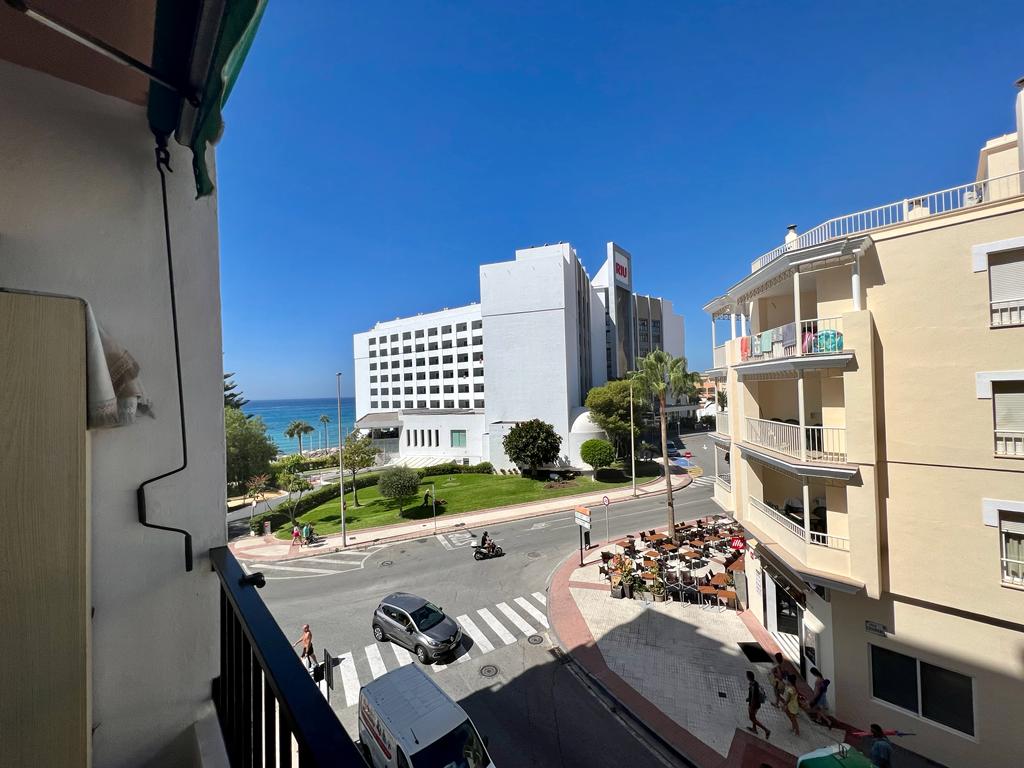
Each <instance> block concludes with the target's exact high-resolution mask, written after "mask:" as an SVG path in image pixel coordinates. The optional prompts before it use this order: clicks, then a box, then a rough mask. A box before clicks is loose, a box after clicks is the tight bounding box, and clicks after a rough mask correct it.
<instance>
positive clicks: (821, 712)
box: [807, 667, 835, 731]
mask: <svg viewBox="0 0 1024 768" xmlns="http://www.w3.org/2000/svg"><path fill="white" fill-rule="evenodd" d="M811 677H813V678H814V693H813V694H812V695H811V700H810V701H808V702H807V715H808V717H810V718H811V720H813V721H814V722H816V723H819V724H820V725H825V726H828V729H829V730H830V731H831V730H832V728H833V726H834V724H835V720H834V719H833V717H832V715H830V714H829V713H828V697H827V694H828V687H829V685H831V684H832V681H831V680H829V679H828V678H827V677H825V676H824V675H823V674H821V672H819V671H818V668H817V667H811Z"/></svg>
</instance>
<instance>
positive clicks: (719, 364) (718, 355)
mask: <svg viewBox="0 0 1024 768" xmlns="http://www.w3.org/2000/svg"><path fill="white" fill-rule="evenodd" d="M712 356H713V358H714V360H713V362H714V365H715V368H725V344H719V345H718V346H717V347H715V348H714V349H713V350H712Z"/></svg>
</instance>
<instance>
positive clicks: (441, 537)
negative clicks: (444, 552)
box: [434, 533, 455, 549]
mask: <svg viewBox="0 0 1024 768" xmlns="http://www.w3.org/2000/svg"><path fill="white" fill-rule="evenodd" d="M434 538H435V539H437V540H438V541H440V542H441V546H442V547H444V548H445V549H455V547H453V546H452V545H451V544H450V543H449V541H448V539H447V538H446V537H445V535H444V534H443V533H439V534H437V535H436V536H434Z"/></svg>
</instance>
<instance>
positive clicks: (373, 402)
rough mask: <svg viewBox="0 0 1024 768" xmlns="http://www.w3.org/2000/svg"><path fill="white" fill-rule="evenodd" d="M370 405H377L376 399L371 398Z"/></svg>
mask: <svg viewBox="0 0 1024 768" xmlns="http://www.w3.org/2000/svg"><path fill="white" fill-rule="evenodd" d="M370 407H371V408H376V407H377V401H376V400H371V401H370Z"/></svg>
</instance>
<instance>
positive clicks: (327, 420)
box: [320, 413, 331, 450]
mask: <svg viewBox="0 0 1024 768" xmlns="http://www.w3.org/2000/svg"><path fill="white" fill-rule="evenodd" d="M320 423H321V424H323V425H324V450H327V449H328V448H330V445H328V442H329V441H330V436H329V435H328V433H327V425H328V424H330V423H331V417H330V416H328V415H327V414H326V413H321V414H320Z"/></svg>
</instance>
